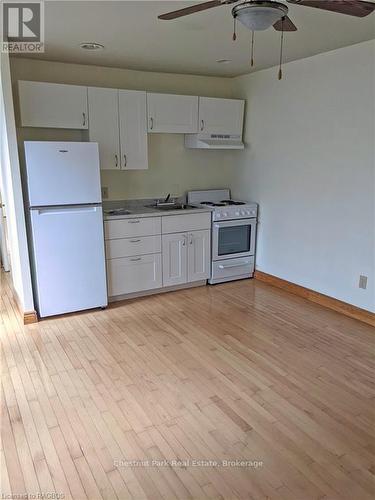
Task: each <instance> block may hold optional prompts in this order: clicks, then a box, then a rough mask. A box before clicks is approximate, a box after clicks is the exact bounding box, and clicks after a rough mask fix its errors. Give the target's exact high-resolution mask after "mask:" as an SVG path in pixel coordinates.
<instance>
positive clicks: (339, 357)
mask: <svg viewBox="0 0 375 500" xmlns="http://www.w3.org/2000/svg"><path fill="white" fill-rule="evenodd" d="M1 279H2V282H1V286H2V288H1V318H2V319H1V322H0V328H1V342H2V353H1V354H2V362H1V369H2V395H1V404H2V420H1V425H2V444H1V450H0V451H1V493H2V495H24V494H25V493H29V494H37V493H39V492H41V493H43V494H44V495H47V494H51V493H52V492H56V493H58V494H59V495H60V496H57V497H56V496H55V498H62V496H61V495H64V498H74V499H84V498H88V499H96V498H105V499H113V498H120V499H127V498H149V499H161V498H164V499H173V498H175V499H185V498H195V499H204V498H228V499H236V498H241V499H244V498H251V499H266V498H269V499H285V500H293V499H296V500H309V499H327V500H328V499H330V500H332V499H340V500H343V499H355V500H366V499H372V498H374V495H375V489H374V488H375V483H374V477H375V465H374V452H375V439H374V437H375V427H374V382H375V377H374V370H373V368H374V343H375V332H374V329H373V328H372V327H370V326H367V325H365V324H362V323H360V322H357V321H356V320H353V319H350V318H347V317H344V316H341V315H340V314H338V313H335V312H333V311H329V310H327V309H324V308H322V307H321V306H319V305H316V304H312V303H309V302H307V301H305V300H304V299H301V298H299V297H296V296H293V295H290V294H288V293H286V292H284V291H282V290H278V289H276V288H273V287H271V286H269V285H267V284H264V283H260V282H256V281H255V280H246V281H240V282H234V283H228V284H223V285H218V286H215V287H202V288H195V289H191V290H184V291H179V292H173V293H168V294H163V295H158V296H151V297H147V298H143V299H136V300H134V301H130V302H128V303H122V304H121V305H117V306H115V307H112V308H109V309H107V310H105V311H93V312H87V313H82V314H77V315H70V316H65V317H60V318H55V319H50V320H45V321H42V322H40V323H38V324H33V325H27V326H24V325H22V324H21V322H20V319H19V316H18V314H17V311H16V305H15V303H14V301H13V299H12V296H11V293H10V290H9V287H8V286H7V282H6V279H4V275H2V276H1ZM132 461H134V462H132ZM173 461H180V462H181V463H178V464H177V466H176V464H174V463H173ZM194 461H203V463H200V464H199V463H198V464H197V463H194ZM210 461H216V462H217V463H218V465H216V466H213V464H212V462H210ZM225 461H237V462H236V463H234V464H229V465H228V464H227V463H226V462H225ZM240 461H243V462H244V463H239V462H240ZM246 461H248V463H245V462H246ZM127 462H128V463H127ZM142 462H143V463H142ZM147 464H148V466H147ZM233 465H235V466H233ZM2 498H8V497H6V496H3V497H2ZM9 498H10V497H9ZM29 498H31V497H30V496H29ZM49 498H53V497H52V496H50V497H49Z"/></svg>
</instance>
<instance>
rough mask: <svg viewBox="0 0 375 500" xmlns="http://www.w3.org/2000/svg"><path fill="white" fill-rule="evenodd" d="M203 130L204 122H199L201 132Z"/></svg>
mask: <svg viewBox="0 0 375 500" xmlns="http://www.w3.org/2000/svg"><path fill="white" fill-rule="evenodd" d="M202 130H204V120H201V131H202Z"/></svg>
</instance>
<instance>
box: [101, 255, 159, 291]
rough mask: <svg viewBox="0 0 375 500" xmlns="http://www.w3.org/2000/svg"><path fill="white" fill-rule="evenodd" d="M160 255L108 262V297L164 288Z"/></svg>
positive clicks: (125, 258)
mask: <svg viewBox="0 0 375 500" xmlns="http://www.w3.org/2000/svg"><path fill="white" fill-rule="evenodd" d="M161 269H162V265H161V255H160V253H158V254H154V255H142V256H137V257H124V258H119V259H110V260H108V261H107V279H108V295H109V297H115V296H116V295H125V294H127V293H134V292H141V291H143V290H152V289H153V288H160V287H161V286H162V271H161Z"/></svg>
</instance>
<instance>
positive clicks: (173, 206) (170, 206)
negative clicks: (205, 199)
mask: <svg viewBox="0 0 375 500" xmlns="http://www.w3.org/2000/svg"><path fill="white" fill-rule="evenodd" d="M146 207H147V208H157V209H158V210H189V209H192V208H197V207H195V206H194V205H187V204H185V203H154V204H153V205H146Z"/></svg>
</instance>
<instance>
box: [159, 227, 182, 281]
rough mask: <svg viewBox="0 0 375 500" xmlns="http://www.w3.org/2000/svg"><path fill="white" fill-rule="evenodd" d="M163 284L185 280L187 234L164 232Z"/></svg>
mask: <svg viewBox="0 0 375 500" xmlns="http://www.w3.org/2000/svg"><path fill="white" fill-rule="evenodd" d="M162 250H163V286H172V285H180V284H182V283H186V282H187V234H186V233H177V234H166V235H163V237H162Z"/></svg>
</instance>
